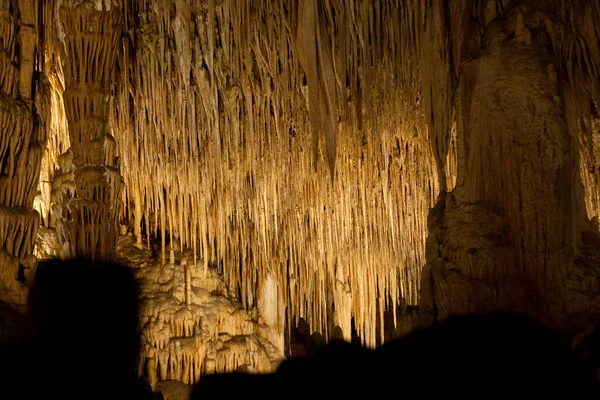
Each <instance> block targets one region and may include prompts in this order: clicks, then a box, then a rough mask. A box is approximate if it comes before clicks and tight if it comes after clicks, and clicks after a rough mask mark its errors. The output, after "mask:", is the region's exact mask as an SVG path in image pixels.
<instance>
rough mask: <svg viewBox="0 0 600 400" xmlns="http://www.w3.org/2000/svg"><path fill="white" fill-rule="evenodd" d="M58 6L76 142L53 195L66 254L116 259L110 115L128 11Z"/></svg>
mask: <svg viewBox="0 0 600 400" xmlns="http://www.w3.org/2000/svg"><path fill="white" fill-rule="evenodd" d="M55 7H56V10H55V12H56V13H57V14H58V20H57V21H54V22H55V23H56V24H57V26H56V27H55V29H56V31H57V32H60V34H61V35H60V40H61V42H62V43H61V44H62V47H63V48H62V49H61V50H62V51H61V52H60V53H59V54H60V56H61V59H62V60H63V62H64V69H63V71H64V82H65V86H64V93H63V94H62V96H63V100H64V110H65V115H66V119H67V122H68V129H69V138H70V148H69V150H67V153H65V154H63V156H62V159H61V160H60V161H59V167H60V170H59V173H58V174H57V175H56V176H54V184H53V185H54V191H53V193H54V196H53V198H52V201H53V208H54V210H53V212H54V214H55V216H56V218H57V231H58V233H59V237H60V240H61V242H62V244H63V249H62V257H64V258H72V257H86V258H91V259H96V260H111V259H112V258H113V257H114V252H115V246H116V241H117V237H118V235H119V232H118V226H119V224H118V219H119V212H120V204H121V190H122V179H121V176H120V175H119V171H118V166H117V164H116V162H117V157H116V142H115V139H114V137H113V135H112V134H111V133H110V129H109V125H108V118H109V104H110V101H109V100H110V92H111V88H112V85H113V82H114V74H113V72H114V68H115V63H116V56H117V49H118V44H119V39H120V37H121V25H122V24H121V6H120V4H119V3H118V2H114V1H112V0H106V1H91V0H90V1H79V0H74V1H62V2H58V3H57V4H56V5H55Z"/></svg>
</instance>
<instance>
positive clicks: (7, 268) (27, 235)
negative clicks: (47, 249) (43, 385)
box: [0, 0, 49, 304]
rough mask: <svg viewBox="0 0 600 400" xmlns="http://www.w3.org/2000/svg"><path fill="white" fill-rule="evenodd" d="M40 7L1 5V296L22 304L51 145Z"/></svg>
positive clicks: (25, 0) (29, 2)
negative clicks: (45, 154)
mask: <svg viewBox="0 0 600 400" xmlns="http://www.w3.org/2000/svg"><path fill="white" fill-rule="evenodd" d="M39 7H40V5H39V4H38V2H37V1H33V0H21V1H0V15H1V16H2V18H0V255H1V260H0V294H1V298H2V300H4V301H7V302H10V303H16V304H24V303H25V302H26V299H27V287H28V284H29V283H31V278H32V277H33V275H34V271H35V265H36V262H35V257H33V249H34V244H35V238H36V233H37V228H38V225H39V223H40V222H39V221H40V220H39V214H38V213H37V212H36V211H35V210H34V209H33V205H34V204H33V203H34V199H35V195H36V189H37V182H38V180H39V175H40V163H41V160H42V155H43V152H44V147H45V145H46V139H47V130H46V127H47V120H48V115H47V111H48V110H49V108H48V106H47V100H48V98H49V84H48V80H47V78H46V77H45V75H44V74H43V73H42V71H41V69H40V65H41V61H40V56H39V49H40V44H41V42H42V41H41V40H40V38H39V35H38V12H42V10H39Z"/></svg>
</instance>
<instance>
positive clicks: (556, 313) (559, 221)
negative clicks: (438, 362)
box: [423, 3, 578, 325]
mask: <svg viewBox="0 0 600 400" xmlns="http://www.w3.org/2000/svg"><path fill="white" fill-rule="evenodd" d="M494 4H495V3H494ZM467 11H469V12H470V9H468V7H467ZM528 15H532V14H531V13H529V14H528ZM488 17H489V18H487V19H484V20H482V21H479V22H478V25H477V29H475V28H473V27H470V28H469V26H468V25H466V24H459V23H458V22H457V21H456V20H455V21H453V22H454V24H455V25H456V26H459V27H464V26H466V28H465V29H464V30H465V32H463V34H464V35H463V34H461V33H460V31H459V30H458V29H456V30H453V34H454V35H455V36H460V35H463V36H462V37H461V40H462V46H461V47H458V48H455V49H454V51H455V55H454V56H455V57H456V58H457V60H456V61H457V66H458V67H457V69H456V71H455V73H456V77H457V85H456V87H457V89H456V92H455V121H456V129H457V131H456V132H457V133H456V135H457V149H458V150H457V151H458V154H457V163H458V166H457V183H456V187H455V188H454V189H453V190H452V191H451V192H449V193H442V194H441V196H440V199H439V203H438V205H437V206H436V207H435V208H434V209H432V211H431V213H430V217H429V219H430V226H429V232H430V234H429V238H428V243H427V262H428V265H427V268H426V269H425V271H428V274H429V275H428V276H424V280H423V281H424V282H426V283H427V284H428V285H431V286H430V289H431V292H430V293H432V294H431V296H432V299H431V298H430V299H429V300H430V301H429V303H433V304H429V308H430V309H431V310H432V311H433V310H435V312H436V314H437V315H436V316H437V318H439V319H443V318H445V317H447V316H449V315H453V314H465V313H477V312H485V311H492V310H508V311H521V312H525V313H528V314H531V315H534V316H536V317H538V318H540V319H542V320H544V321H546V322H548V323H550V324H554V325H555V324H559V322H558V321H560V320H561V318H562V315H561V313H562V310H565V309H566V299H567V284H566V282H567V278H568V273H569V265H572V264H573V247H574V243H573V237H574V226H573V219H574V215H575V214H576V208H577V207H576V206H575V205H574V203H573V196H572V194H573V192H574V190H576V188H575V185H576V183H575V182H576V180H574V179H573V177H574V176H576V174H577V173H578V167H577V163H576V157H575V155H574V150H573V148H572V139H571V136H570V134H569V130H568V126H567V123H566V121H565V117H564V114H563V101H562V97H561V96H562V95H561V93H562V92H561V83H560V80H559V79H558V78H557V76H558V74H557V72H556V68H555V57H554V54H553V52H552V48H551V46H550V45H549V44H548V40H547V35H546V34H545V33H544V31H543V29H544V28H543V26H542V27H541V28H538V29H537V30H535V31H532V30H531V29H530V28H528V24H530V26H538V27H539V24H537V23H534V22H532V21H528V20H527V17H524V16H523V14H522V13H521V12H520V11H519V10H518V8H514V9H510V10H507V12H506V13H505V15H504V17H503V18H499V17H498V16H496V15H492V16H488ZM459 49H460V51H459ZM461 52H462V54H461Z"/></svg>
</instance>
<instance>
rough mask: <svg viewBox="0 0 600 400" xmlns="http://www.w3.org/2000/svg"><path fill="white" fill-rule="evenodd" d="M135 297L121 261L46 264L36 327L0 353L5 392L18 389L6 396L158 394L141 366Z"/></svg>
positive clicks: (37, 291) (36, 295)
mask: <svg viewBox="0 0 600 400" xmlns="http://www.w3.org/2000/svg"><path fill="white" fill-rule="evenodd" d="M137 302H138V295H137V290H136V284H135V280H134V278H133V276H132V274H131V272H130V270H129V269H127V268H125V267H123V266H121V265H117V264H113V263H102V262H94V261H46V262H42V263H40V265H39V266H38V269H37V272H36V277H35V282H34V284H33V286H32V289H31V292H30V297H29V304H28V315H29V317H30V319H31V322H32V325H33V327H34V331H33V332H31V334H30V335H29V337H28V338H27V340H26V341H24V342H22V343H21V344H19V345H17V346H11V347H10V348H8V349H4V351H3V356H2V358H1V359H0V364H1V368H2V371H1V374H0V379H2V380H3V381H4V382H3V384H2V390H3V391H6V390H9V391H11V392H12V393H14V394H13V395H9V396H7V397H3V398H7V399H10V398H15V399H26V398H35V399H44V398H55V397H59V398H63V399H64V398H69V399H71V398H72V399H75V398H77V399H146V398H152V397H153V394H152V391H151V390H150V388H149V387H148V386H147V385H145V384H144V383H143V382H142V381H141V380H139V379H138V378H137V376H136V371H135V367H136V358H137V351H138V347H139V333H138V314H137V313H138V306H137Z"/></svg>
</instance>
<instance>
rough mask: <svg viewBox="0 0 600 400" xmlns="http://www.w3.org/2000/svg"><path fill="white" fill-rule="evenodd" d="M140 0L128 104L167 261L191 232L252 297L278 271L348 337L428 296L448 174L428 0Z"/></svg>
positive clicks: (316, 314)
mask: <svg viewBox="0 0 600 400" xmlns="http://www.w3.org/2000/svg"><path fill="white" fill-rule="evenodd" d="M124 10H125V11H124V12H125V27H124V30H123V32H124V33H125V35H124V37H125V39H124V41H123V44H122V47H123V54H122V55H121V56H120V58H119V65H120V66H121V68H120V71H119V80H118V82H117V94H116V99H115V103H116V107H114V108H113V109H112V110H113V112H114V115H113V119H114V121H115V129H116V131H118V135H116V140H117V144H118V149H119V157H120V163H121V167H122V171H123V177H124V181H125V184H126V185H125V187H126V192H125V196H124V197H125V199H126V201H125V203H124V205H125V209H124V215H125V217H126V218H127V220H128V222H129V223H130V224H131V226H132V228H133V230H134V233H135V235H136V236H137V238H138V240H139V243H138V244H139V245H140V246H141V245H142V233H147V234H149V237H150V236H153V235H154V236H155V237H159V238H160V239H161V240H162V258H163V260H165V261H166V260H167V258H168V252H169V246H173V243H174V239H179V243H180V244H181V246H182V247H190V248H192V249H194V252H195V253H196V254H198V259H197V260H195V265H197V266H198V267H200V268H207V267H208V265H209V264H210V265H213V264H214V265H217V266H218V267H219V269H220V271H222V273H223V275H224V277H225V281H226V283H227V284H228V285H229V287H230V288H232V290H233V291H234V292H239V295H240V300H241V301H242V303H243V304H244V306H245V307H247V308H251V307H253V306H254V305H256V303H257V298H258V297H259V293H261V292H262V291H263V288H262V286H263V284H262V283H263V282H265V280H266V277H267V276H272V277H273V279H274V281H275V282H276V284H277V290H278V291H279V293H281V294H282V298H283V301H284V302H285V307H286V308H287V316H288V317H289V318H296V319H298V318H300V317H304V318H306V319H307V321H309V323H310V326H311V327H312V328H313V329H315V330H318V331H321V332H324V334H327V332H328V330H329V329H330V328H331V327H332V326H333V325H332V321H334V320H337V323H336V324H337V325H340V326H343V327H346V330H347V331H348V332H345V335H347V336H348V337H349V335H350V332H349V329H350V326H351V322H352V321H351V319H352V318H353V319H354V323H355V326H356V329H357V331H358V332H359V334H360V337H361V338H362V339H363V340H364V342H365V343H366V344H368V345H371V346H374V345H375V344H376V342H377V340H378V335H379V336H381V335H382V334H383V332H382V330H381V332H377V331H376V326H377V325H378V323H377V319H380V320H381V319H382V318H383V311H384V310H385V309H386V308H387V307H388V305H389V306H390V308H391V309H394V310H395V309H396V308H397V307H396V305H397V304H398V303H399V302H405V303H407V304H415V303H416V302H417V301H418V288H419V281H420V271H421V266H422V264H423V262H424V247H425V236H426V220H427V213H428V211H429V208H430V206H431V205H432V204H433V203H434V202H435V199H436V194H437V191H438V185H439V184H438V178H437V174H436V171H435V163H434V157H433V155H432V152H431V145H430V143H429V141H428V135H427V130H426V126H425V124H426V116H425V115H424V113H423V106H422V104H421V103H422V99H420V98H419V96H418V91H419V90H418V84H419V82H418V79H417V77H416V76H415V74H416V67H415V65H417V64H418V58H419V56H420V55H419V54H417V52H416V48H417V42H418V41H419V40H420V39H419V35H418V31H419V29H418V28H417V26H418V24H419V21H420V17H418V16H419V15H420V11H419V10H420V5H419V4H418V3H414V4H413V2H398V3H396V2H389V1H375V2H355V1H347V0H332V1H323V2H321V1H314V0H312V1H305V2H296V1H287V0H286V1H276V2H272V1H233V0H226V1H212V0H211V1H179V2H176V3H175V2H171V1H166V0H144V1H135V2H129V3H126V5H125V7H124ZM423 40H425V39H423ZM423 57H425V56H423ZM444 124H445V125H444V126H446V125H447V122H444ZM444 129H445V128H444ZM438 153H439V152H438ZM336 288H338V289H336ZM339 288H342V290H339ZM380 325H381V324H380Z"/></svg>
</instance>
